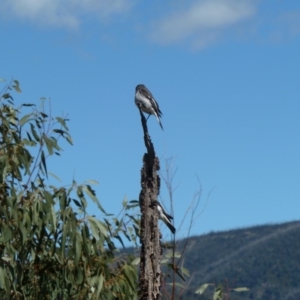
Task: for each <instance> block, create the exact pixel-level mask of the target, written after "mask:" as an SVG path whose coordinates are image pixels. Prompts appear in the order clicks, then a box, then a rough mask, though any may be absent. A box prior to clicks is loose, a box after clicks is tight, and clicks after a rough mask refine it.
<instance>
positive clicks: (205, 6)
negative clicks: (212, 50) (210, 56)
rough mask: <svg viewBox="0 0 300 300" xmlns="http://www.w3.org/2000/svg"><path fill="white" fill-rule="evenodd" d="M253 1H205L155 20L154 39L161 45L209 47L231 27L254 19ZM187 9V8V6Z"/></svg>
mask: <svg viewBox="0 0 300 300" xmlns="http://www.w3.org/2000/svg"><path fill="white" fill-rule="evenodd" d="M254 2H255V1H253V0H251V1H248V0H203V1H199V0H198V1H195V2H194V3H193V4H192V5H191V6H190V7H188V8H182V9H181V10H180V9H179V10H177V11H176V12H173V13H172V14H170V15H168V16H166V17H164V18H162V19H161V20H158V21H155V23H154V25H153V27H152V31H151V34H150V38H151V40H152V41H154V42H157V43H159V44H172V43H178V42H187V43H191V44H192V46H194V47H206V46H208V45H210V44H212V43H214V42H216V41H217V40H218V39H219V38H220V37H221V35H222V33H224V32H225V31H226V29H228V28H229V27H231V26H234V25H238V24H239V23H241V22H242V21H245V20H247V19H249V18H251V17H252V16H253V15H254V14H255V12H256V9H255V5H254ZM185 6H186V5H185Z"/></svg>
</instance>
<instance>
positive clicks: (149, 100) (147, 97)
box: [134, 84, 164, 130]
mask: <svg viewBox="0 0 300 300" xmlns="http://www.w3.org/2000/svg"><path fill="white" fill-rule="evenodd" d="M134 101H135V104H136V105H137V107H140V108H141V110H142V111H143V112H145V113H147V114H149V116H150V115H154V116H155V117H156V119H157V121H158V123H159V125H160V127H161V129H162V130H164V128H163V126H162V124H161V121H160V118H161V116H162V112H161V111H160V109H159V106H158V104H157V102H156V101H155V99H154V97H153V95H152V94H151V92H150V91H149V90H148V89H147V88H146V87H145V86H144V85H143V84H139V85H137V86H136V88H135V97H134ZM149 116H148V118H149ZM148 118H147V119H148Z"/></svg>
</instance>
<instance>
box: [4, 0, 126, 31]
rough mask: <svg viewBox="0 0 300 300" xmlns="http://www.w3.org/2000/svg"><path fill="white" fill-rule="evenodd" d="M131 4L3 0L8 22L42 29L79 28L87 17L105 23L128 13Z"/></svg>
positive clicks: (121, 1) (97, 0) (99, 0)
mask: <svg viewBox="0 0 300 300" xmlns="http://www.w3.org/2000/svg"><path fill="white" fill-rule="evenodd" d="M130 2H131V1H130V0H109V1H107V0H64V1H61V0H2V3H1V6H0V13H1V14H2V15H3V16H5V17H6V18H17V19H18V20H24V21H31V22H34V23H39V24H41V25H48V26H55V27H67V28H78V27H79V26H80V24H81V22H82V17H83V16H84V15H87V14H88V15H89V16H94V17H97V18H100V19H105V18H107V17H109V16H111V15H114V14H120V13H124V12H125V11H127V10H128V9H129V7H130V6H131V4H130Z"/></svg>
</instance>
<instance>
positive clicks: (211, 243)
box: [181, 221, 300, 300]
mask: <svg viewBox="0 0 300 300" xmlns="http://www.w3.org/2000/svg"><path fill="white" fill-rule="evenodd" d="M188 242H189V247H188V250H187V252H186V255H185V267H186V268H187V269H188V270H189V271H190V274H193V279H192V281H191V283H190V285H189V288H188V291H187V292H186V294H185V296H184V297H181V299H211V297H205V296H199V295H195V294H194V292H195V290H196V289H197V288H198V287H199V286H200V285H201V284H202V283H210V282H215V283H222V284H223V286H225V287H226V285H229V286H230V287H244V286H245V287H248V288H249V289H250V291H249V292H243V293H237V294H233V293H232V294H231V298H230V299H232V300H233V299H245V300H246V299H247V300H248V299H255V300H259V299H262V300H272V299H274V300H299V299H300V222H299V221H298V222H288V223H283V224H276V225H264V226H255V227H250V228H244V229H236V230H230V231H224V232H217V233H214V232H212V233H209V234H206V235H202V236H198V237H191V238H189V240H188Z"/></svg>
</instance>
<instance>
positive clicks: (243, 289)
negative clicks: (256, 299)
mask: <svg viewBox="0 0 300 300" xmlns="http://www.w3.org/2000/svg"><path fill="white" fill-rule="evenodd" d="M233 291H235V292H247V291H249V289H248V288H246V287H238V288H235V289H233Z"/></svg>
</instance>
